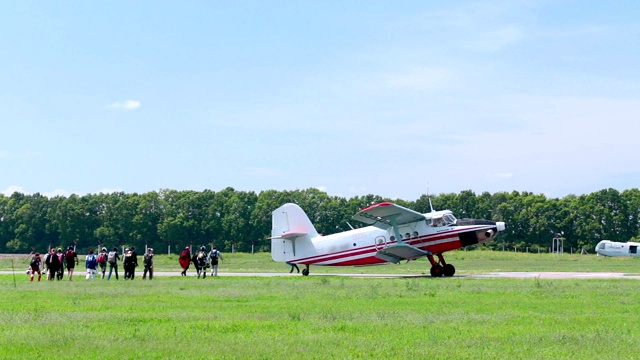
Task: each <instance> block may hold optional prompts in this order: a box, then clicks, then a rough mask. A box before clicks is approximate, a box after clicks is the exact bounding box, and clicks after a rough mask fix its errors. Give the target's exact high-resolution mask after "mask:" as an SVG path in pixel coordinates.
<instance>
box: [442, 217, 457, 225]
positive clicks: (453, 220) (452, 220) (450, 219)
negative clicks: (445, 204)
mask: <svg viewBox="0 0 640 360" xmlns="http://www.w3.org/2000/svg"><path fill="white" fill-rule="evenodd" d="M444 221H445V222H446V223H447V225H452V224H455V223H456V217H455V216H453V215H451V214H446V215H445V216H444Z"/></svg>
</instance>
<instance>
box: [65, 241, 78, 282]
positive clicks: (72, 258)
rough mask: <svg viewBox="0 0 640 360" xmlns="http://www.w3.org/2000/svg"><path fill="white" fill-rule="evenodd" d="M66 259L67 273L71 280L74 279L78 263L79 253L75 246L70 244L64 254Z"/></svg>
mask: <svg viewBox="0 0 640 360" xmlns="http://www.w3.org/2000/svg"><path fill="white" fill-rule="evenodd" d="M64 259H65V261H66V264H67V275H68V276H69V281H72V280H73V270H74V269H75V267H76V265H78V262H79V261H78V254H77V253H76V251H75V250H74V248H73V246H69V248H68V249H67V252H66V253H65V254H64Z"/></svg>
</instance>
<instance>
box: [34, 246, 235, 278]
mask: <svg viewBox="0 0 640 360" xmlns="http://www.w3.org/2000/svg"><path fill="white" fill-rule="evenodd" d="M153 255H154V254H153V249H152V248H148V249H147V252H146V253H145V254H144V256H143V264H144V272H143V275H142V279H146V278H147V275H149V280H151V279H153ZM222 260H224V259H223V258H222V253H220V251H218V249H217V247H215V246H214V247H212V248H211V250H210V251H207V249H206V248H205V247H204V246H201V247H200V249H199V250H198V251H196V252H195V253H194V254H193V255H191V248H190V247H189V246H187V247H186V248H185V249H184V250H183V251H182V253H181V254H180V258H179V263H180V266H181V267H182V272H181V273H180V274H181V275H182V276H187V270H188V269H189V266H190V264H193V266H194V267H195V268H196V274H197V275H198V279H199V278H200V277H202V278H203V279H204V278H206V277H207V269H208V268H211V276H218V262H219V261H222ZM120 261H122V267H123V268H124V279H125V280H133V278H134V277H135V269H136V267H138V254H137V253H136V248H135V247H134V246H131V247H128V248H125V250H124V254H122V258H121V257H120V254H119V253H118V248H117V247H114V248H113V249H112V250H111V251H107V248H106V247H102V248H101V249H100V252H99V253H98V254H95V253H94V251H93V249H91V250H89V254H88V255H87V256H86V257H85V268H86V270H87V274H86V279H87V280H90V279H91V280H94V279H95V278H96V277H97V274H98V273H101V279H104V278H105V276H106V278H107V280H110V279H111V275H113V274H114V273H115V277H116V280H118V279H119V276H118V263H119V262H120ZM79 262H80V261H79V259H78V254H77V253H76V251H75V248H74V247H73V246H69V247H68V248H67V250H66V251H65V252H63V251H62V248H57V249H56V248H51V250H50V251H49V252H48V253H47V254H46V255H44V256H43V257H41V256H40V253H35V254H34V256H33V257H32V258H31V263H30V264H29V270H27V272H28V273H29V274H30V277H31V279H30V281H33V279H34V278H35V275H36V274H38V281H40V279H41V278H42V272H43V269H44V272H45V273H46V275H47V280H55V279H57V280H62V279H63V278H64V270H65V269H66V270H67V276H68V278H69V281H72V280H73V273H74V270H75V267H76V266H77V265H78V264H79ZM107 267H108V268H109V273H108V274H107Z"/></svg>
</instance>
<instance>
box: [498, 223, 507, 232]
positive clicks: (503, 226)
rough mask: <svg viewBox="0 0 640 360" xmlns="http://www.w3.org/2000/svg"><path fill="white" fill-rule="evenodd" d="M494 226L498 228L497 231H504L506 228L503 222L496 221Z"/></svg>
mask: <svg viewBox="0 0 640 360" xmlns="http://www.w3.org/2000/svg"><path fill="white" fill-rule="evenodd" d="M496 225H497V227H498V231H504V229H506V228H507V226H506V225H505V223H504V221H498V222H496Z"/></svg>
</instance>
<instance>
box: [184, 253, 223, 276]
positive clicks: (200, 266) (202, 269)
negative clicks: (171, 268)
mask: <svg viewBox="0 0 640 360" xmlns="http://www.w3.org/2000/svg"><path fill="white" fill-rule="evenodd" d="M222 260H224V259H223V258H222V253H220V251H218V248H217V247H215V246H213V247H212V248H211V251H207V248H206V247H204V246H201V247H200V249H199V250H198V251H196V252H195V253H194V254H193V255H191V248H190V247H189V246H187V247H185V248H184V250H182V253H181V254H180V258H179V259H178V262H179V263H180V266H181V267H182V272H181V273H180V274H181V275H182V276H187V270H188V269H189V265H190V264H193V266H194V267H195V268H196V274H197V275H198V279H199V278H200V276H202V278H203V279H204V278H206V277H207V269H208V268H209V267H210V268H211V276H218V261H222Z"/></svg>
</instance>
